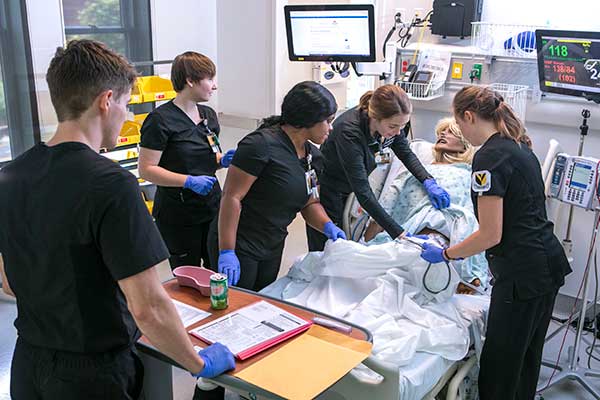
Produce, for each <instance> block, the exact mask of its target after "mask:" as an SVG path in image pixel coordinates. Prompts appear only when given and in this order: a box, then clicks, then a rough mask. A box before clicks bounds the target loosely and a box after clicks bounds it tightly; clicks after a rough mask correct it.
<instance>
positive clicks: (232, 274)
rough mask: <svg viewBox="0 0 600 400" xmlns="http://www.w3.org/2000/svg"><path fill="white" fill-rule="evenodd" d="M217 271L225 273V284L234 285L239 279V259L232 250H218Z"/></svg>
mask: <svg viewBox="0 0 600 400" xmlns="http://www.w3.org/2000/svg"><path fill="white" fill-rule="evenodd" d="M218 270H219V273H220V274H224V275H227V284H228V285H229V286H231V285H236V284H237V283H238V281H239V280H240V260H238V258H237V256H236V255H235V251H233V250H221V251H220V252H219V268H218Z"/></svg>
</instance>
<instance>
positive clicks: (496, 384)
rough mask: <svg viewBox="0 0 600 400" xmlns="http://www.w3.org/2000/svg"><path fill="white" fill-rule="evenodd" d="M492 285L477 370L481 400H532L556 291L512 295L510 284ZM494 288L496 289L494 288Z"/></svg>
mask: <svg viewBox="0 0 600 400" xmlns="http://www.w3.org/2000/svg"><path fill="white" fill-rule="evenodd" d="M501 286H506V285H500V286H494V289H493V290H492V297H491V303H490V310H489V314H488V323H487V331H486V338H485V343H484V345H483V351H482V353H481V363H480V370H479V398H480V399H481V400H513V399H514V400H532V399H533V398H534V396H535V392H536V386H537V382H538V378H539V374H540V366H541V361H542V352H543V349H544V339H545V337H546V332H547V331H548V325H549V324H550V318H551V317H552V309H553V308H554V300H555V299H556V294H557V292H558V291H557V290H553V291H551V292H550V293H547V294H544V295H541V296H538V297H534V298H532V299H527V300H517V299H514V298H513V293H512V292H513V287H512V283H510V284H509V285H508V286H510V287H508V288H507V287H501ZM497 289H498V290H497Z"/></svg>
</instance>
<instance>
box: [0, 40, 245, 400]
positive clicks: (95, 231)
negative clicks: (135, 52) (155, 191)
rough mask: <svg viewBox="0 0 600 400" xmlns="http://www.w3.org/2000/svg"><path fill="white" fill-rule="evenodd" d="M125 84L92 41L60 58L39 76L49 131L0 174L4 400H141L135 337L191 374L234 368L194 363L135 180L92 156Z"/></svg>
mask: <svg viewBox="0 0 600 400" xmlns="http://www.w3.org/2000/svg"><path fill="white" fill-rule="evenodd" d="M135 78H136V72H135V70H134V69H133V67H131V66H130V65H129V64H128V62H127V61H126V60H125V59H124V58H123V57H121V56H119V55H117V54H115V53H114V52H112V51H111V50H109V49H108V48H107V47H106V46H105V45H104V44H102V43H99V42H94V41H90V40H74V41H71V42H69V44H68V45H67V46H66V48H64V49H63V48H59V49H58V50H57V51H56V55H55V56H54V58H53V59H52V60H51V62H50V67H49V68H48V72H47V74H46V80H47V81H48V88H49V91H50V98H51V99H52V104H53V105H54V108H55V110H56V115H57V117H58V121H59V122H58V127H57V130H56V133H55V134H54V136H53V137H52V138H51V139H50V140H49V141H48V142H47V143H40V144H37V145H35V146H34V147H33V148H32V149H30V150H28V151H27V152H25V153H24V154H22V155H20V156H19V157H17V158H16V159H15V160H14V161H12V162H10V163H9V164H8V165H6V166H5V167H4V168H3V169H2V170H0V221H2V223H1V224H0V253H1V256H0V275H1V276H2V289H3V290H4V291H5V292H6V293H7V294H9V295H12V296H15V297H16V299H17V309H18V316H17V319H16V321H15V327H16V329H17V335H18V336H17V343H16V346H15V351H14V354H13V360H12V366H11V371H10V373H11V378H10V396H11V398H12V399H15V400H30V399H40V400H44V399H48V400H50V399H61V400H71V399H73V400H74V399H132V400H133V399H138V398H140V394H141V391H142V386H143V377H144V367H143V364H142V362H141V360H140V358H139V356H138V355H137V351H136V348H135V344H136V342H137V340H138V339H139V338H140V336H141V334H142V333H143V334H144V335H145V337H146V338H148V340H149V341H150V342H151V343H152V344H153V345H154V346H155V347H156V348H157V349H158V350H159V351H161V352H162V353H164V354H166V355H167V356H168V357H170V358H172V359H173V360H175V361H176V362H177V363H179V364H180V365H182V366H183V367H185V368H187V369H188V370H189V371H191V372H192V373H194V374H195V375H196V376H202V377H214V376H216V375H218V374H220V373H222V372H223V371H225V370H228V369H231V368H234V367H235V361H234V357H233V354H231V352H230V351H229V350H227V348H226V347H225V346H222V345H219V344H217V345H212V346H209V347H207V348H205V349H204V350H201V351H200V353H199V354H196V351H195V350H194V347H193V346H192V342H191V340H190V337H189V335H188V333H187V332H186V331H185V329H184V327H183V324H182V323H181V319H180V318H179V316H178V315H177V311H176V310H175V307H174V306H173V302H172V301H171V299H170V298H169V296H168V294H167V293H166V292H165V290H164V288H163V287H162V285H161V282H160V280H159V279H158V273H157V271H156V265H157V264H159V263H161V262H162V261H164V260H166V259H167V257H168V254H169V253H168V252H167V249H166V247H165V245H164V243H163V241H162V239H161V237H160V234H159V232H158V230H157V229H156V226H155V225H154V223H153V221H152V218H151V217H150V215H149V214H148V210H147V209H146V206H145V205H144V202H143V201H142V198H141V196H140V189H139V186H138V183H137V180H136V178H135V177H134V176H133V175H132V174H130V173H129V172H128V171H126V170H125V169H123V168H121V167H120V166H119V165H118V164H116V163H114V162H112V161H111V160H109V159H108V158H106V157H102V156H100V155H99V154H98V151H99V149H100V148H101V147H105V148H113V147H114V146H115V144H116V142H117V137H118V135H119V131H120V130H121V126H122V125H123V122H125V118H126V115H127V103H128V102H129V98H130V93H131V86H132V84H133V82H134V80H135ZM140 331H141V332H140ZM141 396H142V397H143V394H141Z"/></svg>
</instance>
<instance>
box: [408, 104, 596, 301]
mask: <svg viewBox="0 0 600 400" xmlns="http://www.w3.org/2000/svg"><path fill="white" fill-rule="evenodd" d="M453 95H454V93H453V92H450V93H447V95H446V96H445V97H444V98H442V99H439V100H435V101H433V102H417V101H414V102H413V104H414V107H415V112H414V114H413V117H412V122H413V126H414V130H415V137H418V138H422V139H426V140H430V141H432V140H434V128H435V124H436V122H437V121H438V120H439V119H440V118H443V117H445V116H448V115H450V110H451V101H452V97H453ZM583 108H587V109H589V110H590V111H591V113H592V118H591V119H590V120H589V125H590V131H589V135H588V136H587V138H586V139H585V147H584V155H588V156H595V157H598V156H599V151H598V149H600V107H599V106H597V105H594V104H593V103H589V102H584V101H568V100H567V101H556V100H543V101H542V102H541V103H539V104H533V103H529V104H528V108H527V117H526V127H527V133H528V135H529V136H530V137H531V139H532V142H533V149H534V152H535V154H536V155H537V156H538V158H539V159H540V164H542V163H543V162H544V158H545V156H546V152H547V150H548V146H549V141H550V139H555V140H557V141H558V142H559V143H560V144H561V146H562V148H563V151H565V152H566V153H568V154H572V155H576V154H577V149H578V146H579V137H580V136H579V126H580V125H581V110H582V109H583ZM552 202H554V200H552ZM556 205H557V204H556V203H555V204H552V206H553V207H555V206H556ZM591 216H592V214H591V213H590V212H586V211H583V210H581V209H576V210H575V213H574V218H573V226H572V231H571V239H572V242H573V252H572V257H573V262H572V268H573V273H572V274H570V275H569V276H568V277H567V279H566V283H565V286H563V288H562V289H561V291H560V292H561V293H562V294H565V295H567V296H572V297H575V296H576V295H577V291H578V289H579V285H580V283H581V280H582V278H583V270H584V268H585V262H586V256H587V251H588V246H589V240H590V234H591V231H592V226H591ZM549 217H550V218H551V219H552V220H553V221H554V222H555V225H556V228H555V232H556V234H557V236H558V238H559V239H560V240H561V241H562V239H564V237H565V233H566V221H567V218H568V208H567V207H561V209H560V210H558V212H556V213H549Z"/></svg>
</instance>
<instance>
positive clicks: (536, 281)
mask: <svg viewBox="0 0 600 400" xmlns="http://www.w3.org/2000/svg"><path fill="white" fill-rule="evenodd" d="M471 196H472V200H473V206H474V208H475V213H476V215H477V212H478V210H477V200H478V198H479V196H499V197H502V198H503V210H502V211H503V219H502V239H501V241H500V243H499V244H497V245H496V246H494V247H492V248H490V249H488V250H487V251H486V258H487V260H488V262H489V266H490V270H491V272H492V274H493V275H494V278H495V285H494V286H495V287H504V288H505V289H506V291H508V292H510V293H512V294H514V296H516V297H517V298H519V299H529V298H533V297H537V296H540V295H543V294H547V293H549V292H551V291H555V290H557V289H558V288H559V287H560V286H562V285H563V283H564V277H565V276H566V275H567V274H568V273H570V272H571V268H570V266H569V262H568V261H567V257H566V256H565V253H564V251H563V248H562V246H561V245H560V242H559V241H558V239H557V238H556V236H555V235H554V233H553V229H554V225H553V224H552V222H550V221H548V217H547V215H546V204H545V201H546V196H545V192H544V182H543V179H542V173H541V169H540V165H539V162H538V159H537V158H536V156H535V155H534V154H533V152H532V151H531V149H529V148H528V147H527V146H526V145H525V144H523V143H517V142H515V141H514V140H513V139H511V138H508V137H504V136H502V135H501V134H500V133H496V134H495V135H493V136H492V137H490V138H489V139H488V140H487V141H486V142H485V143H484V145H483V146H482V147H481V149H479V151H477V153H476V154H475V157H474V159H473V175H472V181H471ZM477 217H478V218H479V216H478V215H477Z"/></svg>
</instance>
